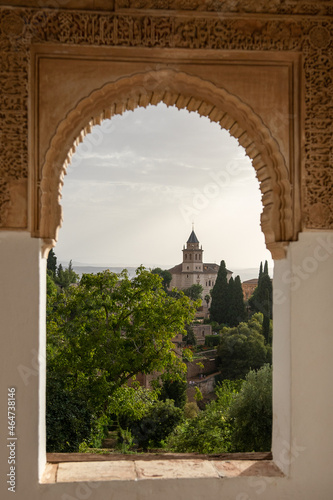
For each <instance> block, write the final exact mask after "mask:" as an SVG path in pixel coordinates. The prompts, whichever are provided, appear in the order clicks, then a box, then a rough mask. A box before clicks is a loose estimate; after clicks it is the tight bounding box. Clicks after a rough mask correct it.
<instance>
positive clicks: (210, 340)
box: [205, 335, 221, 347]
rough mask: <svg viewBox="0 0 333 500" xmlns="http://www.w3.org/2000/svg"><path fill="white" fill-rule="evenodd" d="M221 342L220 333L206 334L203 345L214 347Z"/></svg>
mask: <svg viewBox="0 0 333 500" xmlns="http://www.w3.org/2000/svg"><path fill="white" fill-rule="evenodd" d="M220 343H221V337H220V335H206V337H205V346H207V347H215V346H217V345H219V344H220Z"/></svg>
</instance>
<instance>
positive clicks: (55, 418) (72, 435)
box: [46, 375, 93, 453]
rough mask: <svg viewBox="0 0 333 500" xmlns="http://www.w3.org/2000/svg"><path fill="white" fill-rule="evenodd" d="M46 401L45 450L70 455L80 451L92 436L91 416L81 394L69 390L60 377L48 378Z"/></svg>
mask: <svg viewBox="0 0 333 500" xmlns="http://www.w3.org/2000/svg"><path fill="white" fill-rule="evenodd" d="M46 394H47V397H46V431H47V434H46V449H47V451H48V452H63V453H70V452H75V451H78V450H79V445H80V443H81V442H82V441H85V440H88V439H89V437H90V433H91V424H92V421H93V413H92V411H91V409H90V408H89V405H88V404H87V401H86V400H85V399H84V398H82V395H81V394H80V391H78V390H68V389H67V388H66V387H65V386H64V384H63V382H62V380H61V378H60V377H55V376H51V375H49V377H48V379H47V392H46Z"/></svg>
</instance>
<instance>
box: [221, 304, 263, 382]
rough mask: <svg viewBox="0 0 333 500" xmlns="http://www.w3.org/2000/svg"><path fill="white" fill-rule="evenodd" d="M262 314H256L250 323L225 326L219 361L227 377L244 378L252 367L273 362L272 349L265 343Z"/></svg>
mask: <svg viewBox="0 0 333 500" xmlns="http://www.w3.org/2000/svg"><path fill="white" fill-rule="evenodd" d="M262 321H263V316H262V314H259V313H257V314H255V315H254V316H253V317H252V319H251V320H250V321H249V322H248V323H240V324H239V325H238V326H237V327H234V328H228V327H225V328H223V331H222V335H221V343H220V345H219V346H218V348H217V356H218V362H219V365H220V370H221V373H222V377H223V378H225V379H231V380H234V379H239V378H244V377H245V376H246V374H247V373H248V372H249V370H251V369H255V370H256V369H259V368H260V367H261V366H263V365H264V364H265V363H270V362H271V357H272V349H271V347H270V346H269V345H267V344H266V343H265V339H264V337H263V335H262V333H261V331H262Z"/></svg>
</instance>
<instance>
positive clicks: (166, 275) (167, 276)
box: [151, 267, 172, 291]
mask: <svg viewBox="0 0 333 500" xmlns="http://www.w3.org/2000/svg"><path fill="white" fill-rule="evenodd" d="M151 272H152V273H153V274H158V275H159V276H161V278H162V280H163V288H164V290H165V291H167V290H168V288H169V286H170V283H171V280H172V274H171V273H170V271H168V270H167V269H161V268H160V267H155V268H154V269H152V271H151Z"/></svg>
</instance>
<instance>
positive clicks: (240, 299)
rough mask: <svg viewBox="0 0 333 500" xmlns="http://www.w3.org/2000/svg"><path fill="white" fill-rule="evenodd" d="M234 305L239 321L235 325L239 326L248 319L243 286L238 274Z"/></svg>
mask: <svg viewBox="0 0 333 500" xmlns="http://www.w3.org/2000/svg"><path fill="white" fill-rule="evenodd" d="M234 307H235V318H236V321H237V323H236V324H235V325H234V326H237V325H238V323H240V322H242V321H245V320H246V308H245V303H244V295H243V288H242V283H241V280H240V277H239V276H236V278H235V288H234ZM231 326H233V325H231Z"/></svg>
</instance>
